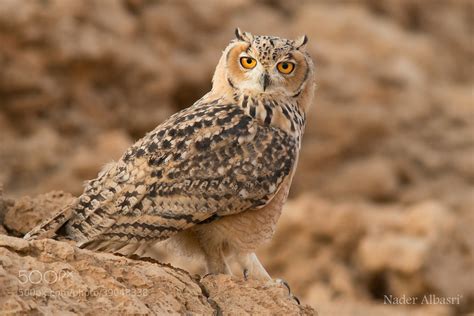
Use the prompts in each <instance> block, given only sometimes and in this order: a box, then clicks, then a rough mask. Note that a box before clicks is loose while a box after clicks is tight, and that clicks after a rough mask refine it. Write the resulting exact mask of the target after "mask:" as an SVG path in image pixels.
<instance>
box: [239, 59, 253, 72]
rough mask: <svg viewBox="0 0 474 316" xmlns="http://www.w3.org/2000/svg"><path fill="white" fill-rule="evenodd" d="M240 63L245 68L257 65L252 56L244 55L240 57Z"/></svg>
mask: <svg viewBox="0 0 474 316" xmlns="http://www.w3.org/2000/svg"><path fill="white" fill-rule="evenodd" d="M240 64H241V65H242V67H244V68H245V69H252V68H254V67H255V66H256V65H257V61H256V60H255V59H253V58H252V57H242V58H240Z"/></svg>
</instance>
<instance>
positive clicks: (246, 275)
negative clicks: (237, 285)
mask: <svg viewBox="0 0 474 316" xmlns="http://www.w3.org/2000/svg"><path fill="white" fill-rule="evenodd" d="M243 274H244V280H245V281H247V280H248V279H249V274H250V272H249V269H247V268H245V269H244V271H243Z"/></svg>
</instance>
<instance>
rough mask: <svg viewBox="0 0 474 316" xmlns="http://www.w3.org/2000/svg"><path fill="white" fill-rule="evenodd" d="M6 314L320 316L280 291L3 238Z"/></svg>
mask: <svg viewBox="0 0 474 316" xmlns="http://www.w3.org/2000/svg"><path fill="white" fill-rule="evenodd" d="M0 283H1V284H2V287H1V289H0V310H1V313H2V314H48V315H51V314H64V313H70V314H101V313H102V314H107V315H110V314H155V315H164V314H166V315H168V314H181V315H189V314H198V315H212V314H214V315H243V314H253V315H255V314H259V315H261V314H267V315H269V314H272V315H297V314H299V315H315V311H314V310H313V309H312V308H310V307H308V306H304V305H299V304H298V303H297V302H296V301H295V300H293V299H292V298H290V297H289V296H288V292H287V289H286V288H285V287H284V286H281V285H278V284H276V283H268V284H265V283H261V282H257V281H245V280H243V279H236V278H232V277H230V276H224V275H219V276H206V277H204V278H201V277H199V276H191V275H190V274H189V273H188V272H186V271H184V270H181V269H178V268H174V267H172V266H170V265H166V264H161V263H158V262H156V261H153V260H150V259H149V260H143V259H142V260H138V259H137V260H132V259H127V258H124V257H119V256H115V255H112V254H105V253H96V252H91V251H87V250H82V249H78V248H76V247H74V246H72V245H70V244H68V243H66V242H59V241H54V240H50V239H45V240H37V241H31V242H28V241H25V240H23V239H19V238H15V237H9V236H6V235H0Z"/></svg>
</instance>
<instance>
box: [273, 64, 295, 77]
mask: <svg viewBox="0 0 474 316" xmlns="http://www.w3.org/2000/svg"><path fill="white" fill-rule="evenodd" d="M277 69H278V71H279V72H281V73H282V74H285V75H287V74H289V73H291V72H292V71H293V69H295V64H293V63H290V62H288V61H282V62H281V63H278V65H277Z"/></svg>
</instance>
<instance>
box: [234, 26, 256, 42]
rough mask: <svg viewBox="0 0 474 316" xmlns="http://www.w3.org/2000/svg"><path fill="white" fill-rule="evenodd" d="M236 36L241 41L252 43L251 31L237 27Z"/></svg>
mask: <svg viewBox="0 0 474 316" xmlns="http://www.w3.org/2000/svg"><path fill="white" fill-rule="evenodd" d="M235 37H237V39H238V40H239V41H242V42H247V43H250V42H252V40H253V35H252V34H250V33H249V32H242V30H241V29H239V28H236V29H235Z"/></svg>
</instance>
